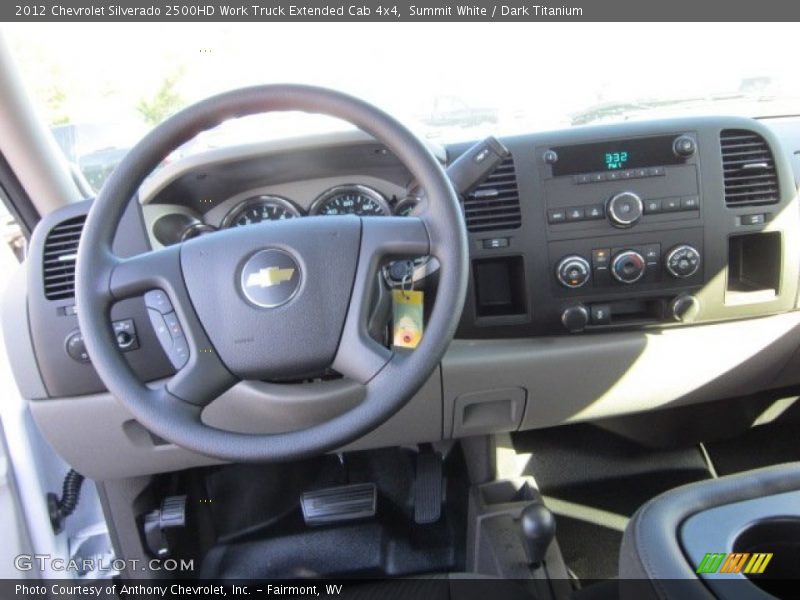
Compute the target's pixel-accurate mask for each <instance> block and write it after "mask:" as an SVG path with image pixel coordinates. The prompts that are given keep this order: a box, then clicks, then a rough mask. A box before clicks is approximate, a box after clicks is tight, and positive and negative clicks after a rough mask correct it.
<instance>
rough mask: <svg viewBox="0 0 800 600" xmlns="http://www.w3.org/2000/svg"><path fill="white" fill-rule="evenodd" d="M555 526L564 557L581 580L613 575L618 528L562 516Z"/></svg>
mask: <svg viewBox="0 0 800 600" xmlns="http://www.w3.org/2000/svg"><path fill="white" fill-rule="evenodd" d="M557 528H558V530H557V536H558V545H559V547H560V548H561V553H562V554H563V555H564V561H565V562H566V563H567V565H568V566H569V568H570V569H571V570H572V572H573V573H575V575H577V576H578V578H579V579H580V580H581V581H584V582H585V581H591V580H599V579H611V578H612V577H616V576H617V572H618V563H619V547H620V544H621V543H622V532H620V531H616V530H614V529H608V528H607V527H602V526H600V525H595V524H593V523H587V522H585V521H578V520H577V519H570V518H569V517H563V516H561V517H558V520H557Z"/></svg>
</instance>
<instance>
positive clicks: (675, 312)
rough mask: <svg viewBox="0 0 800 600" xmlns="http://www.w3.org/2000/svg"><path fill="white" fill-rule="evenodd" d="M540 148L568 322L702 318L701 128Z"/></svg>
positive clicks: (551, 244)
mask: <svg viewBox="0 0 800 600" xmlns="http://www.w3.org/2000/svg"><path fill="white" fill-rule="evenodd" d="M536 150H537V154H540V155H541V160H540V165H539V174H540V177H541V181H542V188H543V191H544V195H543V201H544V204H545V206H546V210H547V235H548V257H549V260H550V266H551V269H552V271H553V276H552V277H551V278H550V287H551V291H552V295H553V298H554V299H556V301H558V300H561V301H563V302H564V308H563V309H562V314H561V321H562V324H563V325H564V328H565V329H566V330H567V331H570V332H579V331H582V330H584V329H586V328H587V327H607V326H610V325H612V324H613V325H620V324H630V323H647V322H659V321H665V320H678V321H683V320H689V319H692V318H695V317H696V313H697V312H698V301H697V299H696V298H695V297H694V296H692V295H691V292H692V291H693V290H694V289H696V288H697V287H698V286H701V285H702V284H703V283H705V279H704V274H705V273H704V269H703V268H702V266H703V226H702V225H703V219H702V212H701V204H700V195H701V191H700V186H699V179H700V172H699V171H700V169H699V161H698V157H697V132H695V131H688V132H677V133H675V134H672V135H657V136H647V137H634V138H626V139H616V140H608V141H600V142H588V143H579V144H571V145H563V146H553V147H544V146H540V147H537V149H536ZM676 226H680V229H676ZM641 292H656V295H655V296H648V297H647V298H644V297H643V296H641V295H640V293H641ZM573 298H575V299H578V298H580V301H577V302H574V303H573V302H569V300H570V299H573Z"/></svg>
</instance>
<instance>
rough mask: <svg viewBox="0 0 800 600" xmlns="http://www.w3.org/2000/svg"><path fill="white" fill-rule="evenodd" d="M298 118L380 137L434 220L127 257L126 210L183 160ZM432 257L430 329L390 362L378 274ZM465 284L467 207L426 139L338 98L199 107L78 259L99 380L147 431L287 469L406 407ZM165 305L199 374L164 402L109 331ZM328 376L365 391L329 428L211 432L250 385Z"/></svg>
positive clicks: (117, 190)
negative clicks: (235, 390)
mask: <svg viewBox="0 0 800 600" xmlns="http://www.w3.org/2000/svg"><path fill="white" fill-rule="evenodd" d="M290 110H291V111H304V112H309V113H319V114H324V115H329V116H332V117H337V118H339V119H343V120H345V121H348V122H350V123H352V124H353V125H355V126H357V127H359V128H360V129H362V130H364V131H366V132H368V133H370V134H371V135H372V136H373V137H375V138H376V139H377V140H378V141H379V142H381V143H383V144H384V145H385V146H386V147H387V148H388V149H389V150H390V151H392V152H393V153H394V154H395V155H396V156H397V157H398V158H399V159H400V161H401V162H402V163H403V164H404V165H405V166H406V168H408V170H409V171H410V172H411V174H412V175H413V176H414V177H415V178H416V181H417V182H418V183H419V184H420V186H421V187H422V188H423V189H424V190H425V192H426V194H427V197H428V199H429V202H427V208H426V210H425V212H423V213H422V214H420V215H417V216H410V217H368V218H355V217H352V216H341V217H337V216H329V217H324V218H306V219H290V220H285V221H276V222H265V223H261V224H255V225H251V226H248V227H244V228H234V229H228V230H223V231H219V232H217V233H214V234H213V235H207V236H201V237H198V238H195V239H192V240H189V241H187V242H184V243H181V244H177V245H174V246H168V247H166V248H163V249H160V250H156V251H152V252H147V253H144V254H140V255H138V256H134V257H130V258H120V257H119V256H116V255H115V254H114V252H113V250H112V241H113V239H114V236H115V233H116V230H117V226H118V225H119V223H120V220H121V218H122V215H123V213H124V211H125V209H126V207H127V205H128V203H129V202H131V201H132V199H133V198H135V197H136V194H137V190H138V188H139V186H140V184H141V183H142V181H143V180H144V179H145V177H146V176H147V175H148V174H149V173H150V172H152V171H153V169H155V168H156V166H157V165H158V164H159V163H160V162H161V160H162V159H163V158H164V157H165V156H167V155H168V154H169V153H170V152H171V151H172V150H174V149H175V148H177V147H178V146H180V145H181V144H183V143H185V142H187V141H189V140H190V139H191V138H193V137H194V136H195V135H196V134H198V133H200V132H201V131H204V130H206V129H210V128H212V127H214V126H216V125H218V124H219V123H221V122H222V121H224V120H226V119H230V118H235V117H242V116H246V115H251V114H258V113H263V112H270V111H290ZM426 255H431V256H435V257H436V258H437V259H438V260H439V262H440V264H441V271H440V280H439V288H438V291H437V294H436V301H435V304H434V307H433V310H432V311H431V314H430V318H429V323H428V324H427V325H426V330H425V334H424V336H423V338H422V341H421V342H420V344H419V346H418V347H417V348H416V349H414V350H413V351H411V352H409V351H405V352H393V351H391V350H389V349H388V348H386V347H385V346H383V345H381V344H379V343H378V342H376V341H375V340H373V339H372V338H371V337H370V336H369V334H368V332H367V319H368V313H369V308H370V300H371V294H372V293H373V290H374V282H375V277H376V274H377V273H378V270H379V268H380V267H381V265H382V264H383V263H385V262H386V261H387V260H393V259H399V258H408V257H413V256H426ZM467 276H468V251H467V235H466V227H465V225H464V220H463V216H462V214H461V209H460V206H459V202H458V198H457V195H456V193H455V191H454V190H453V187H452V185H451V183H450V181H449V179H448V178H447V176H446V175H445V173H444V171H443V170H442V167H441V166H440V165H439V163H438V161H437V160H436V158H434V156H433V155H432V154H431V153H430V151H429V150H428V149H427V147H426V146H425V145H424V144H423V143H422V142H421V141H420V140H419V139H417V138H416V137H415V136H414V135H413V134H412V133H411V132H410V131H409V130H408V129H406V128H405V127H404V126H403V125H401V124H400V123H399V122H398V121H396V120H395V119H393V118H392V117H390V116H389V115H387V114H386V113H384V112H382V111H381V110H379V109H377V108H375V107H373V106H371V105H370V104H367V103H365V102H363V101H361V100H359V99H357V98H354V97H351V96H348V95H345V94H342V93H340V92H336V91H332V90H328V89H324V88H318V87H312V86H300V85H265V86H257V87H251V88H245V89H240V90H235V91H231V92H227V93H224V94H220V95H218V96H214V97H211V98H208V99H206V100H203V101H202V102H199V103H197V104H194V105H193V106H190V107H188V108H186V109H184V110H183V111H181V112H179V113H177V114H176V115H174V116H172V117H171V118H169V119H167V120H166V121H164V122H163V123H162V124H160V125H158V126H157V127H156V128H154V129H153V130H152V131H151V132H150V133H149V134H148V135H147V136H146V137H145V138H143V139H142V140H141V141H140V142H139V143H138V144H137V145H136V146H135V147H134V148H133V149H131V150H130V152H128V154H127V155H126V156H125V158H124V159H123V160H122V162H121V163H120V164H119V166H117V168H116V169H115V170H114V172H113V173H112V174H111V176H110V177H109V179H108V180H107V182H106V183H105V185H104V186H103V188H102V189H101V191H100V193H99V195H98V197H97V199H96V200H95V201H94V203H93V204H92V207H91V209H90V210H89V214H88V216H87V219H86V224H85V226H84V230H83V235H82V238H81V241H80V245H79V248H78V258H77V266H76V301H77V305H78V306H79V309H78V322H79V324H80V328H81V332H82V334H83V337H84V340H85V343H86V348H87V350H88V352H89V355H90V356H91V358H92V363H93V365H94V367H95V369H96V370H97V373H98V375H99V376H100V379H102V381H103V383H105V385H106V386H107V388H108V389H109V391H110V392H111V393H112V394H114V396H116V398H118V399H119V401H120V402H122V404H123V405H124V406H125V407H126V408H127V409H128V410H130V412H131V413H132V414H133V416H134V417H135V418H136V419H137V420H138V421H139V422H140V423H141V424H142V425H143V426H145V427H146V428H147V429H149V430H150V431H151V432H153V433H155V434H157V435H159V436H161V437H162V438H164V439H166V440H168V441H170V442H172V443H175V444H177V445H179V446H182V447H184V448H186V449H189V450H192V451H195V452H199V453H201V454H205V455H208V456H212V457H215V458H221V459H225V460H230V461H270V460H286V459H293V458H300V457H304V456H310V455H314V454H319V453H323V452H327V451H330V450H333V449H335V448H338V447H341V446H342V445H344V444H346V443H348V442H350V441H352V440H354V439H356V438H358V437H360V436H362V435H364V434H365V433H367V432H368V431H370V430H372V429H373V428H375V427H376V426H377V425H379V424H380V423H382V422H384V421H386V420H387V419H388V418H390V417H391V416H392V415H393V414H394V413H395V412H397V411H398V410H399V409H400V408H401V407H402V406H403V405H404V404H405V403H406V402H408V400H409V399H410V398H411V397H412V396H413V395H414V394H415V393H416V392H417V390H419V388H420V387H421V386H422V385H423V383H424V382H425V381H426V380H427V378H428V377H429V376H430V374H431V373H432V371H433V369H434V368H435V367H436V365H437V364H438V363H439V361H440V360H441V358H442V356H443V355H444V352H445V350H446V349H447V346H448V344H449V343H450V341H451V340H452V337H453V335H454V333H455V329H456V325H457V323H458V319H459V317H460V315H461V310H462V308H463V303H464V298H465V294H466V288H467ZM152 290H160V291H161V292H163V294H162V295H160V296H159V301H160V302H162V303H163V306H165V307H167V310H171V311H174V313H175V315H176V316H177V319H178V320H179V324H180V327H181V328H182V331H183V334H184V336H185V339H186V348H187V349H188V360H186V362H185V364H184V365H183V366H182V367H181V368H180V369H178V370H177V372H176V373H175V375H173V376H172V378H170V379H169V380H168V381H167V382H166V383H165V384H164V385H162V386H160V387H155V386H149V385H146V384H144V383H143V382H141V381H140V380H139V379H138V377H137V376H136V375H135V374H134V372H133V371H132V370H131V368H130V366H129V365H128V363H127V361H126V360H125V359H124V358H123V357H122V355H121V354H120V352H119V350H118V349H117V345H116V341H115V336H114V333H113V331H112V327H111V318H110V311H111V307H112V305H113V304H114V303H115V302H117V301H119V300H122V299H124V298H130V297H135V296H142V295H145V294H146V293H147V292H148V291H152ZM147 297H148V296H145V298H146V299H147ZM150 297H152V295H151V296H150ZM163 306H162V308H163ZM326 367H331V368H333V369H335V370H336V371H338V372H339V373H341V374H342V375H343V376H345V377H347V378H349V379H352V380H354V381H356V382H358V383H359V384H361V385H362V386H363V388H364V389H363V392H364V393H363V400H362V401H361V402H360V403H359V404H358V405H356V406H355V407H353V408H352V409H351V410H349V411H347V412H344V413H342V414H340V415H338V416H336V417H334V418H332V419H330V420H328V421H325V422H322V423H320V424H317V425H314V426H312V427H309V428H307V429H302V430H298V431H291V432H286V433H278V434H243V433H234V432H231V431H225V430H221V429H217V428H214V427H211V426H209V425H207V424H205V423H203V421H202V420H201V413H202V411H203V408H204V407H205V406H206V405H208V404H209V403H210V402H212V401H213V400H214V399H216V398H217V397H218V396H219V395H220V394H221V393H222V392H224V391H225V390H227V389H228V388H230V387H231V386H233V385H234V384H235V383H237V382H238V381H240V380H244V379H274V378H283V377H299V376H302V375H303V374H309V373H317V372H320V371H321V370H322V369H324V368H326Z"/></svg>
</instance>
